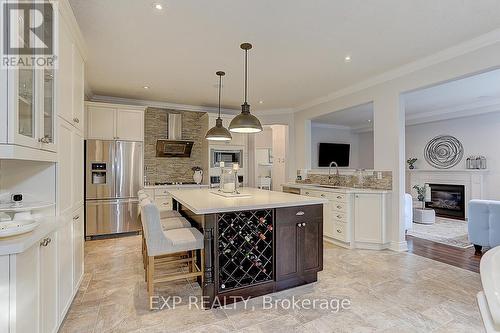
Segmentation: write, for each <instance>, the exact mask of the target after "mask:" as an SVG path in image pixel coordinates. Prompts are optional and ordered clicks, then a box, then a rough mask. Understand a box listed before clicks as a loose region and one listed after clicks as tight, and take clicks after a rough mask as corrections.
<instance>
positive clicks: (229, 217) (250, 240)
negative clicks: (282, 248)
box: [217, 209, 274, 292]
mask: <svg viewBox="0 0 500 333" xmlns="http://www.w3.org/2000/svg"><path fill="white" fill-rule="evenodd" d="M217 224H218V238H217V246H218V260H219V267H220V269H219V272H218V274H219V286H218V287H219V291H220V292H224V291H228V290H232V289H236V288H241V287H246V286H250V285H254V284H259V283H262V282H266V281H272V280H273V229H274V219H273V210H272V209H265V210H254V211H244V212H230V213H222V214H217Z"/></svg>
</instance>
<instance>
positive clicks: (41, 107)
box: [2, 66, 56, 151]
mask: <svg viewBox="0 0 500 333" xmlns="http://www.w3.org/2000/svg"><path fill="white" fill-rule="evenodd" d="M6 72H7V96H8V97H7V98H8V104H7V114H8V116H7V121H8V128H7V136H6V137H4V138H6V140H7V143H8V144H13V145H15V146H22V147H30V148H36V149H41V150H47V151H55V147H56V146H55V142H54V137H55V135H54V134H55V133H54V128H55V115H56V113H55V90H56V89H55V72H56V71H55V70H54V69H50V68H34V67H28V66H26V67H18V68H11V69H8V70H6ZM3 140H5V139H2V141H3Z"/></svg>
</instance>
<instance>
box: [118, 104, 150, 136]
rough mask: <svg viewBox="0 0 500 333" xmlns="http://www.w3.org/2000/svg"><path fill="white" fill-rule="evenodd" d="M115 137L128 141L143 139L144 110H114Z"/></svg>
mask: <svg viewBox="0 0 500 333" xmlns="http://www.w3.org/2000/svg"><path fill="white" fill-rule="evenodd" d="M116 138H117V139H120V140H129V141H143V140H144V112H143V111H137V110H128V109H118V110H116Z"/></svg>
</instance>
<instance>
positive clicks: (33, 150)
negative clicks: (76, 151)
mask: <svg viewBox="0 0 500 333" xmlns="http://www.w3.org/2000/svg"><path fill="white" fill-rule="evenodd" d="M58 21H59V29H58V30H59V31H58V42H57V43H56V44H55V45H56V48H55V52H56V53H55V54H56V55H57V61H58V63H57V64H56V67H55V68H54V69H50V68H31V67H25V68H24V67H21V68H10V69H2V70H1V71H0V83H1V85H0V86H1V87H2V88H1V91H0V99H1V101H2V105H1V107H0V124H1V125H0V159H1V158H5V159H25V160H40V161H52V162H56V161H57V160H58V158H57V154H56V152H57V141H58V139H57V138H58V136H57V134H58V133H57V119H56V118H57V116H59V117H60V118H62V119H64V120H66V121H67V122H68V123H70V124H72V125H73V126H74V127H75V128H77V129H78V130H80V131H81V132H83V128H84V122H83V120H84V117H83V112H84V86H85V84H84V72H85V63H84V57H83V56H82V53H81V52H80V48H79V46H78V45H79V44H78V43H77V42H75V41H76V40H77V39H78V38H76V37H75V36H74V34H73V33H72V32H73V30H74V29H70V27H69V25H68V24H67V22H68V21H67V18H65V16H64V15H62V14H60V15H59V20H58ZM14 34H15V32H14ZM77 44H78V45H77Z"/></svg>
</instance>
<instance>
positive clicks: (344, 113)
mask: <svg viewBox="0 0 500 333" xmlns="http://www.w3.org/2000/svg"><path fill="white" fill-rule="evenodd" d="M403 98H404V103H405V114H406V120H407V124H418V123H425V122H429V121H436V120H444V119H452V118H459V117H465V116H472V115H477V114H481V113H487V112H495V111H500V70H493V71H490V72H486V73H482V74H478V75H474V76H470V77H466V78H462V79H459V80H454V81H450V82H446V83H442V84H440V85H436V86H433V87H428V88H425V89H420V90H417V91H413V92H410V93H407V94H405V95H404V96H403ZM372 117H373V104H372V103H369V104H364V105H359V106H355V107H352V108H348V109H345V110H341V111H336V112H332V113H330V114H327V115H323V116H321V117H318V118H315V119H313V122H316V123H324V124H331V125H338V126H347V127H351V128H354V129H360V128H365V127H369V124H367V119H373V118H372Z"/></svg>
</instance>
